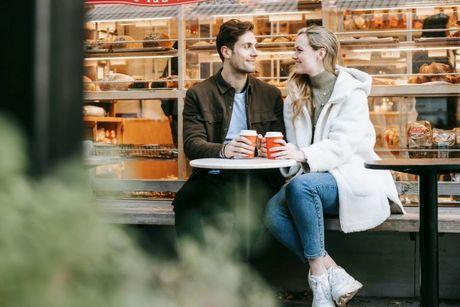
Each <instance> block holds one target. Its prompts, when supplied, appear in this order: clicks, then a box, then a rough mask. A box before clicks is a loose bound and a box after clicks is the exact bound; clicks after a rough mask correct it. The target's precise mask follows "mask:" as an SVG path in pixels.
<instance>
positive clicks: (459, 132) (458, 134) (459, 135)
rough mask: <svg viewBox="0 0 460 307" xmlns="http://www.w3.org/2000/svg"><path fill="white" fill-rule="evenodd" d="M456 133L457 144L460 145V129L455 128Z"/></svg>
mask: <svg viewBox="0 0 460 307" xmlns="http://www.w3.org/2000/svg"><path fill="white" fill-rule="evenodd" d="M454 132H455V142H456V143H457V145H460V127H457V128H454Z"/></svg>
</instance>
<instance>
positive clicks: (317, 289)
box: [308, 272, 335, 307]
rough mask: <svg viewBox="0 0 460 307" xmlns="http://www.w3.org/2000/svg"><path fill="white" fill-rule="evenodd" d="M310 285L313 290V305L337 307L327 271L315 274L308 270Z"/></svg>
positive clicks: (314, 306)
mask: <svg viewBox="0 0 460 307" xmlns="http://www.w3.org/2000/svg"><path fill="white" fill-rule="evenodd" d="M308 285H309V286H310V289H311V291H312V292H313V303H312V305H311V306H312V307H335V304H334V301H333V300H332V296H331V286H330V285H329V280H328V274H327V273H324V274H323V275H320V276H315V275H311V274H310V272H308Z"/></svg>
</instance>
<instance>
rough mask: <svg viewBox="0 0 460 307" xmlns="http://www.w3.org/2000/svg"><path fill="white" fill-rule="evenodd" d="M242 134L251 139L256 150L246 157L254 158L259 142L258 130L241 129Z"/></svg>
mask: <svg viewBox="0 0 460 307" xmlns="http://www.w3.org/2000/svg"><path fill="white" fill-rule="evenodd" d="M240 136H244V137H245V138H247V139H248V140H249V141H251V144H252V146H254V151H253V152H252V154H249V155H246V158H254V154H255V147H256V142H257V131H255V130H241V132H240Z"/></svg>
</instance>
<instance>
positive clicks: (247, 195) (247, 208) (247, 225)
mask: <svg viewBox="0 0 460 307" xmlns="http://www.w3.org/2000/svg"><path fill="white" fill-rule="evenodd" d="M243 218H244V231H245V236H244V240H245V244H244V246H245V251H246V260H249V256H250V255H251V230H252V229H251V226H252V225H251V221H252V214H251V176H250V175H249V172H245V174H244V217H243Z"/></svg>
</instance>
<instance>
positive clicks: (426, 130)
mask: <svg viewBox="0 0 460 307" xmlns="http://www.w3.org/2000/svg"><path fill="white" fill-rule="evenodd" d="M432 135H433V132H432V130H431V124H430V122H428V121H415V122H409V124H408V126H407V141H408V144H407V145H408V146H409V148H419V147H426V146H431V144H432Z"/></svg>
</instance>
